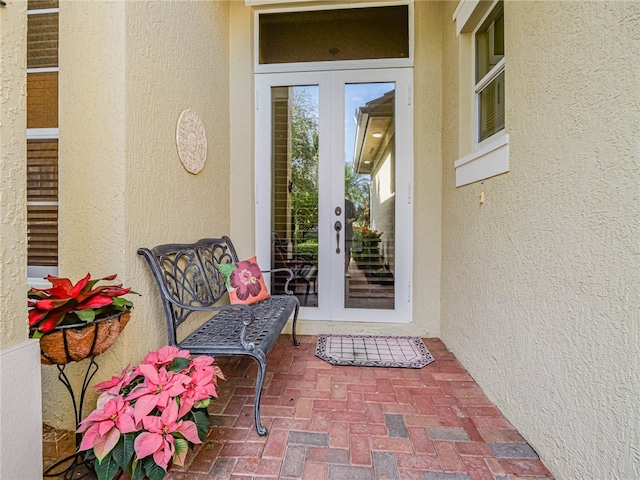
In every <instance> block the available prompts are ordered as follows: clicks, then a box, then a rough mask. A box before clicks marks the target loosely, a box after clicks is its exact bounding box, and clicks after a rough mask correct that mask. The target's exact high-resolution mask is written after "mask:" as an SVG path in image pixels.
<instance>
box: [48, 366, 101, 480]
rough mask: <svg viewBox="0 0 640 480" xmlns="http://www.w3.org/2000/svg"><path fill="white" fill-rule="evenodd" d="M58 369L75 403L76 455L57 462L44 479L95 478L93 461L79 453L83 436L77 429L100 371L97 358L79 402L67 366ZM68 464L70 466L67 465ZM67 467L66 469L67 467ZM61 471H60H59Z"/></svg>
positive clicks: (85, 376) (85, 381)
mask: <svg viewBox="0 0 640 480" xmlns="http://www.w3.org/2000/svg"><path fill="white" fill-rule="evenodd" d="M56 367H58V371H59V372H60V373H59V374H58V380H60V382H62V384H63V385H64V386H65V388H66V389H67V391H68V392H69V395H70V396H71V401H72V403H73V413H74V415H75V421H76V453H74V454H72V455H69V456H67V457H65V458H63V459H62V460H59V461H57V462H56V463H54V464H53V465H51V466H50V467H49V468H47V469H46V470H45V471H44V474H43V476H44V477H61V478H63V479H64V480H80V479H83V478H95V471H94V468H93V462H94V460H93V459H90V460H85V452H79V451H78V448H79V447H80V443H81V442H82V434H81V433H77V428H78V427H79V426H80V422H81V421H82V407H83V406H84V398H85V394H86V393H87V388H89V384H90V383H91V379H92V378H93V376H94V375H95V374H96V372H97V371H98V364H97V363H96V361H95V358H91V361H90V362H89V365H88V366H87V371H86V372H85V374H84V380H83V382H82V389H81V391H80V398H79V401H78V399H77V398H76V397H77V395H76V393H75V392H74V391H73V386H72V385H71V382H69V378H68V377H67V375H66V373H65V372H64V369H65V367H66V364H64V365H56ZM67 464H68V465H67ZM65 465H66V467H65ZM58 469H59V470H58Z"/></svg>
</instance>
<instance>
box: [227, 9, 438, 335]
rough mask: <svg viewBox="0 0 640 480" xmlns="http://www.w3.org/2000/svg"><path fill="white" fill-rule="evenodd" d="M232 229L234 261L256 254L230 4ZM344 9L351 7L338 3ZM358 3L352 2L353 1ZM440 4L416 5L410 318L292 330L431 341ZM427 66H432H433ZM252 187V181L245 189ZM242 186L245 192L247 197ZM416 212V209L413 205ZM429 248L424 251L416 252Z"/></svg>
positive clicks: (244, 73) (245, 70)
mask: <svg viewBox="0 0 640 480" xmlns="http://www.w3.org/2000/svg"><path fill="white" fill-rule="evenodd" d="M231 3H232V5H231V26H232V28H231V44H230V49H231V52H232V54H231V58H230V61H231V68H230V75H231V94H230V98H231V120H232V121H231V139H232V141H231V185H232V190H231V205H232V206H231V212H232V214H231V222H232V223H231V231H232V236H233V237H232V238H234V241H235V243H236V244H237V246H238V253H239V255H240V256H241V257H243V256H249V255H253V254H254V253H255V246H254V245H255V227H254V218H255V210H254V207H255V205H254V202H253V199H254V195H253V188H254V187H253V186H254V184H255V182H254V179H253V174H252V172H253V168H254V158H255V152H254V131H253V118H254V116H253V113H254V105H255V100H254V99H255V94H254V87H253V78H252V77H253V57H252V55H253V53H252V48H253V43H252V42H253V9H251V8H249V7H246V6H244V2H241V1H234V2H231ZM344 3H350V2H344ZM353 3H358V2H353ZM441 8H442V6H441V5H440V4H439V3H438V2H418V3H417V4H416V6H415V12H416V15H415V18H416V20H415V31H416V39H415V44H416V60H415V71H414V79H415V81H414V95H413V97H412V98H413V99H414V104H413V108H414V121H415V124H414V126H415V128H414V138H415V151H414V185H415V187H414V192H413V195H414V212H413V213H414V214H413V219H414V224H413V228H414V242H413V243H414V254H415V255H417V254H418V253H419V257H417V256H416V257H415V262H416V263H415V266H414V277H413V289H412V299H413V315H412V318H411V321H410V322H409V323H404V324H397V323H394V324H380V323H364V322H328V321H321V320H305V318H304V315H303V314H301V317H300V322H299V324H298V332H299V333H301V334H318V333H326V332H327V331H331V332H335V333H345V334H349V333H352V334H356V333H368V334H382V335H389V334H398V335H402V334H405V335H422V336H437V335H438V334H439V331H440V273H441V270H440V247H441V241H440V236H441V199H442V194H441V177H442V175H441V171H442V167H441V159H440V155H441V153H440V148H441V140H440V136H441V121H442V104H441V99H440V92H441V87H442V78H441V72H440V68H439V65H440V63H441V53H440V47H441V42H442V29H441V26H440V18H441V14H440V12H441ZM434 66H436V67H435V68H434ZM248 182H251V183H248ZM247 184H248V185H249V188H250V190H249V191H250V194H248V193H247ZM415 206H421V207H415ZM424 245H429V248H428V249H425V248H423V247H424Z"/></svg>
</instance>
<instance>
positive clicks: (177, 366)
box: [167, 357, 191, 373]
mask: <svg viewBox="0 0 640 480" xmlns="http://www.w3.org/2000/svg"><path fill="white" fill-rule="evenodd" d="M190 362H191V360H189V359H188V358H183V357H176V358H174V359H173V361H172V362H171V363H170V364H169V366H168V367H167V371H168V372H176V373H177V372H180V371H181V370H184V369H185V368H187V365H189V363H190Z"/></svg>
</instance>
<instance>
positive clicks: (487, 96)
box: [478, 72, 504, 142]
mask: <svg viewBox="0 0 640 480" xmlns="http://www.w3.org/2000/svg"><path fill="white" fill-rule="evenodd" d="M478 97H479V98H478V110H479V118H480V123H479V132H478V141H479V142H481V141H482V140H484V139H486V138H489V137H490V136H491V135H493V134H494V133H497V132H499V131H500V130H502V129H504V72H502V73H501V74H500V75H498V76H497V77H496V78H495V79H494V80H493V81H492V82H491V83H489V84H488V85H487V86H486V88H485V89H484V90H482V91H481V92H480V93H479V95H478Z"/></svg>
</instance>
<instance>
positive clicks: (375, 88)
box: [296, 83, 395, 164]
mask: <svg viewBox="0 0 640 480" xmlns="http://www.w3.org/2000/svg"><path fill="white" fill-rule="evenodd" d="M394 87H395V85H394V84H393V83H350V84H347V85H345V86H344V88H345V94H344V96H345V98H344V161H345V163H349V164H350V163H353V149H354V148H355V141H356V130H357V128H356V127H357V125H356V109H357V108H358V107H362V106H364V105H365V103H367V102H370V101H371V100H374V99H376V98H378V97H381V96H382V95H384V94H385V93H387V92H388V91H390V90H393V89H394ZM296 88H299V89H301V90H305V91H306V92H307V94H308V95H309V98H310V99H311V100H312V102H313V105H315V106H316V111H315V113H316V115H318V110H317V105H318V101H319V100H318V90H319V89H318V86H317V85H314V86H308V87H296Z"/></svg>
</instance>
